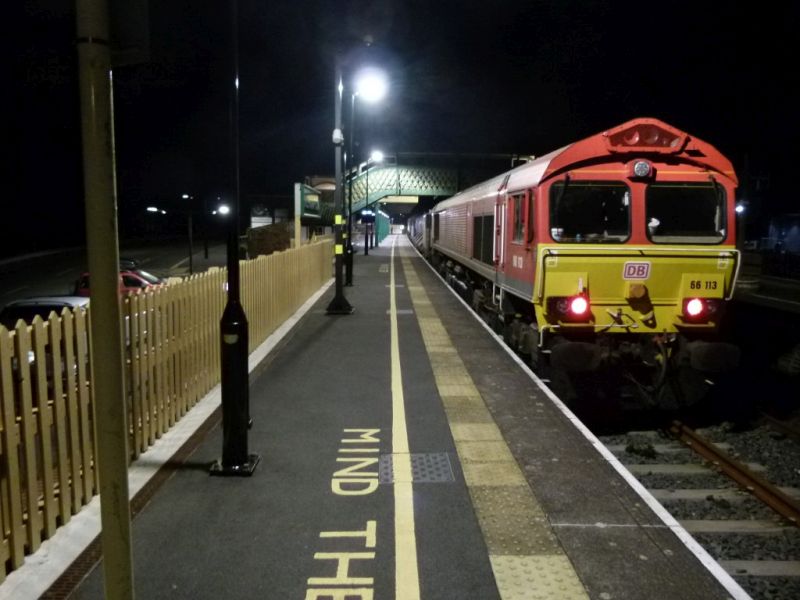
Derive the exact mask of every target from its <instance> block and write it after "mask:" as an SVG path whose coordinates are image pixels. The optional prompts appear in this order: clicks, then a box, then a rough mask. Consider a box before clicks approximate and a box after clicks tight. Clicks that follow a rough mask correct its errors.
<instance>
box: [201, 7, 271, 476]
mask: <svg viewBox="0 0 800 600" xmlns="http://www.w3.org/2000/svg"><path fill="white" fill-rule="evenodd" d="M231 12H232V21H233V42H232V43H233V72H234V78H233V95H232V102H231V145H232V146H233V171H234V175H233V180H234V194H233V210H232V211H231V213H232V214H231V215H230V223H229V227H228V256H227V259H228V302H227V304H226V305H225V310H224V311H223V313H222V320H221V321H220V341H221V344H222V354H221V356H220V362H221V370H222V372H221V384H222V385H221V388H222V458H221V459H220V460H218V461H216V462H215V463H214V464H212V465H211V471H210V473H211V475H223V476H250V475H252V474H253V472H254V471H255V469H256V466H257V465H258V462H259V461H260V460H261V457H260V456H259V455H258V454H249V453H248V451H247V430H248V428H249V426H250V388H249V381H248V377H249V371H248V368H247V359H248V354H249V335H248V328H247V317H246V316H245V313H244V308H242V304H241V295H240V291H239V192H240V190H239V26H238V20H239V14H238V13H239V11H238V0H233V2H232V3H231Z"/></svg>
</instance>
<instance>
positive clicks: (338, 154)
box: [325, 57, 353, 315]
mask: <svg viewBox="0 0 800 600" xmlns="http://www.w3.org/2000/svg"><path fill="white" fill-rule="evenodd" d="M343 89H344V85H343V84H342V68H341V65H340V63H339V59H338V57H337V59H336V93H335V94H334V96H335V98H334V126H333V135H332V140H333V153H334V160H335V163H334V164H335V165H336V167H335V168H336V185H335V186H334V189H333V214H334V225H333V230H334V234H335V236H336V241H335V242H334V255H335V260H336V263H335V276H336V293H335V295H334V297H333V300H331V301H330V303H329V304H328V308H327V309H326V311H325V312H326V313H327V314H329V315H349V314H352V313H353V307H352V306H351V305H350V303H349V302H348V301H347V298H345V297H344V289H343V287H342V254H343V253H344V244H343V243H342V242H343V240H342V209H343V205H344V202H342V200H343V198H342V191H343V190H342V181H343V180H342V145H343V144H344V135H343V134H342V90H343Z"/></svg>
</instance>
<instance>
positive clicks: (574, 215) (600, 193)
mask: <svg viewBox="0 0 800 600" xmlns="http://www.w3.org/2000/svg"><path fill="white" fill-rule="evenodd" d="M630 204H631V202H630V191H629V190H628V186H627V185H625V184H624V183H621V182H611V181H565V182H557V183H554V184H553V186H552V187H551V188H550V231H551V234H552V236H553V239H554V240H556V241H557V242H573V243H583V242H623V241H625V240H626V239H627V238H628V236H629V235H630Z"/></svg>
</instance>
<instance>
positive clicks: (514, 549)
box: [403, 259, 588, 600]
mask: <svg viewBox="0 0 800 600" xmlns="http://www.w3.org/2000/svg"><path fill="white" fill-rule="evenodd" d="M403 269H404V271H405V274H406V279H407V281H408V284H409V291H410V292H411V300H412V304H413V305H414V308H415V309H416V310H417V321H418V323H419V325H420V329H421V331H422V337H423V341H424V343H425V348H426V350H427V352H428V355H429V357H430V358H431V366H432V368H433V371H434V377H435V379H436V387H437V389H438V391H439V397H440V398H441V400H442V404H443V406H444V408H445V412H446V414H447V418H448V421H449V423H450V431H451V433H452V436H453V441H454V442H455V444H456V450H457V452H458V458H459V460H460V463H461V468H462V471H463V473H464V479H465V481H466V484H467V488H468V489H469V493H470V496H471V498H472V502H473V506H474V508H475V514H476V516H477V517H478V522H479V524H480V527H481V532H482V533H483V537H484V541H485V542H486V547H487V549H488V551H489V559H490V560H491V564H492V570H493V572H494V576H495V581H496V583H497V588H498V591H499V592H500V596H501V597H502V598H503V600H523V599H524V600H537V599H542V600H544V599H547V600H550V599H554V598H558V599H559V600H561V599H566V600H572V599H575V600H577V599H580V600H588V595H587V593H586V591H585V590H584V587H583V584H582V583H581V582H580V580H579V578H578V576H577V574H576V573H575V570H574V569H573V567H572V564H571V563H570V561H569V558H568V557H567V556H565V555H564V553H563V550H562V549H561V547H560V545H559V543H558V540H557V539H556V537H555V535H554V534H553V532H552V530H551V529H550V526H549V522H548V520H547V517H546V516H545V514H544V512H543V511H542V509H541V507H540V506H539V504H538V502H537V501H536V498H535V496H534V494H533V493H532V491H531V489H530V487H529V486H528V483H527V481H526V479H525V476H524V475H523V474H522V471H521V470H520V468H519V465H518V464H517V462H516V460H515V459H514V456H513V454H512V453H511V451H510V450H509V448H508V445H507V444H506V442H505V440H504V439H503V435H502V432H501V431H500V429H499V428H498V426H497V424H496V423H495V422H494V419H493V417H492V414H491V412H489V410H488V409H487V407H486V404H485V403H484V400H483V397H482V396H481V394H480V391H479V390H478V389H477V387H476V386H475V382H474V381H473V379H472V376H471V375H470V374H469V373H468V372H467V371H466V368H465V367H464V365H463V363H462V362H461V359H460V357H459V356H458V353H457V352H455V349H454V348H453V345H452V343H451V341H450V338H449V336H448V334H447V331H446V330H445V328H444V326H443V325H442V323H441V321H440V320H439V318H438V316H437V314H436V310H435V309H434V308H433V307H432V306H430V302H429V299H428V298H427V294H426V293H425V290H424V288H422V287H421V286H417V285H415V284H416V283H417V282H418V278H417V274H416V272H415V270H414V267H413V266H412V265H411V262H410V261H408V260H407V259H403Z"/></svg>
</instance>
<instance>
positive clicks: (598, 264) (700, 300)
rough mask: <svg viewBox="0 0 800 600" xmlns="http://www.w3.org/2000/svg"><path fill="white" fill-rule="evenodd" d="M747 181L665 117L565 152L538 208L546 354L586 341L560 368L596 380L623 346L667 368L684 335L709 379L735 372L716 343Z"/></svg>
mask: <svg viewBox="0 0 800 600" xmlns="http://www.w3.org/2000/svg"><path fill="white" fill-rule="evenodd" d="M736 183H737V182H736V176H735V174H734V172H733V168H732V166H731V164H730V162H729V161H728V160H727V159H726V158H724V157H723V156H722V155H721V154H720V153H719V152H718V151H717V150H716V149H714V148H713V147H712V146H711V145H709V144H707V143H705V142H703V141H701V140H698V139H696V138H692V137H690V136H689V135H688V134H686V133H683V132H681V131H679V130H677V129H675V128H673V127H670V126H669V125H666V124H665V123H662V122H661V121H658V120H655V119H636V120H634V121H630V122H628V123H625V124H624V125H621V126H619V127H617V128H615V129H611V130H609V131H607V132H604V133H602V134H600V135H597V136H594V137H592V138H588V139H586V140H583V141H582V142H578V143H576V144H573V145H572V146H569V147H567V148H566V149H564V150H563V151H562V152H559V153H557V154H556V155H555V156H554V158H552V159H551V160H550V161H549V164H548V165H547V167H546V169H545V170H544V172H543V174H542V177H541V179H540V181H539V185H538V186H537V187H536V189H535V201H534V202H532V203H530V204H529V205H528V206H529V207H530V210H532V211H533V212H532V214H530V215H529V218H528V219H527V224H528V226H529V227H530V228H531V231H532V233H533V235H532V236H530V242H531V245H530V250H531V251H532V252H533V253H534V254H535V262H534V264H533V265H531V267H532V268H533V281H534V285H533V291H532V302H533V305H534V310H535V318H536V324H537V325H536V327H537V329H538V336H537V337H538V338H539V339H538V340H537V341H538V343H539V345H540V348H541V347H546V345H547V344H548V340H549V341H550V342H552V340H553V339H554V338H557V339H558V341H559V342H561V341H566V342H576V341H577V343H578V344H580V345H579V346H573V347H570V345H569V344H566V345H561V347H559V349H558V351H557V352H554V355H553V358H554V359H557V360H558V361H559V362H562V363H563V364H564V365H565V366H566V367H567V368H572V369H576V370H585V369H586V368H588V367H589V366H591V365H598V364H601V363H603V362H604V361H607V360H608V357H609V355H610V354H614V355H615V356H617V357H618V352H619V348H620V347H622V348H626V349H627V350H628V351H630V352H633V353H634V354H639V355H641V354H642V344H644V345H645V346H648V347H649V346H652V344H654V343H655V344H656V345H657V346H658V347H659V348H661V349H662V352H661V356H660V357H659V358H658V360H659V361H662V362H663V361H666V360H668V356H667V353H666V351H665V350H664V348H666V347H667V345H668V344H670V343H673V342H675V341H676V340H677V339H678V337H679V336H680V338H681V347H682V348H683V349H684V352H685V353H686V359H687V360H688V361H689V362H690V363H692V364H693V365H694V366H696V367H697V368H698V369H700V370H713V369H721V368H726V367H727V368H729V367H730V366H731V365H732V364H733V363H735V361H736V360H737V356H738V354H737V352H736V351H735V349H733V348H732V347H729V346H727V345H726V344H718V343H712V342H710V341H709V340H708V337H709V336H708V335H705V334H708V333H711V332H714V331H716V330H717V328H718V326H719V323H720V319H721V315H722V312H723V310H724V304H725V301H726V300H728V299H730V298H731V296H732V294H733V288H734V284H735V280H736V273H737V270H738V265H739V254H738V251H737V250H736V244H735V239H736V237H735V225H736V222H735V221H736V212H735V196H734V192H735V187H736ZM512 226H513V225H512ZM642 334H646V335H645V336H643V335H642ZM599 336H603V337H608V338H609V339H611V340H613V339H614V338H618V340H620V341H621V340H623V339H625V340H627V341H626V342H625V343H624V345H622V346H619V345H617V344H614V343H613V341H612V342H610V343H606V344H598V343H597V339H598V337H599ZM645 339H646V340H647V341H645ZM630 340H637V344H638V347H636V346H632V345H631V342H630ZM587 342H591V344H592V346H591V347H589V346H587ZM709 344H711V345H709ZM615 353H616V354H615Z"/></svg>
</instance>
